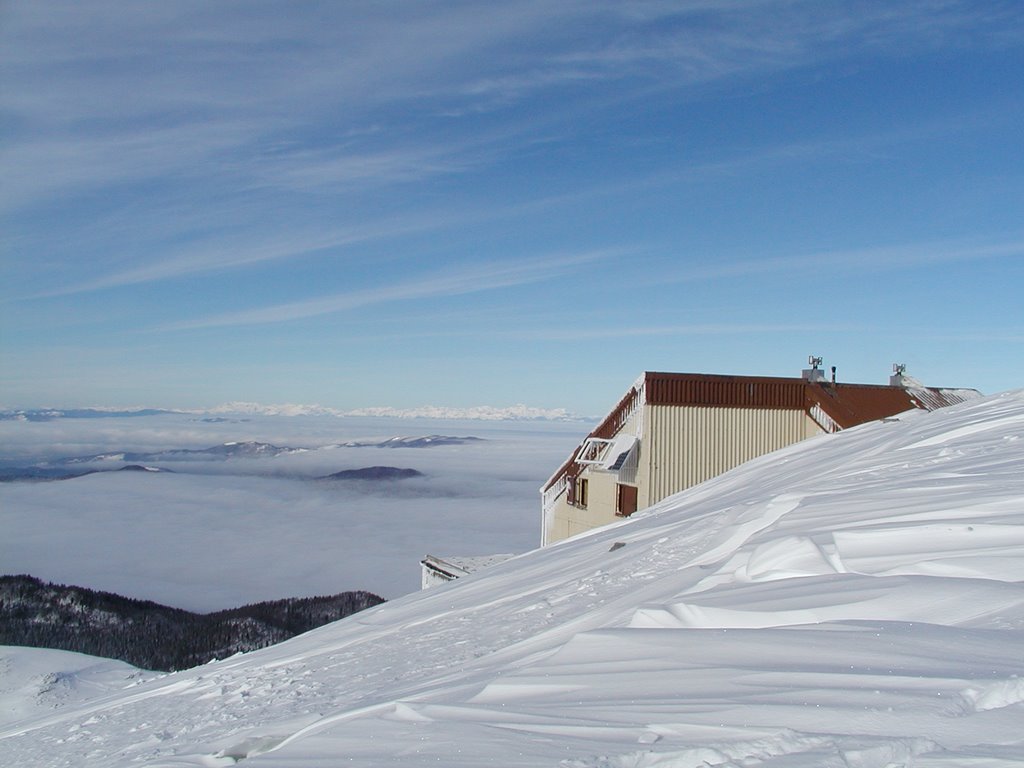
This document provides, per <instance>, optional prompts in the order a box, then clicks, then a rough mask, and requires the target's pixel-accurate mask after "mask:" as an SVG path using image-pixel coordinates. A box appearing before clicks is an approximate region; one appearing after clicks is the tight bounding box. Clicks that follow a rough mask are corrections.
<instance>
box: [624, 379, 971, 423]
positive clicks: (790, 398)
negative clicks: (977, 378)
mask: <svg viewBox="0 0 1024 768" xmlns="http://www.w3.org/2000/svg"><path fill="white" fill-rule="evenodd" d="M644 381H645V387H644V389H645V392H646V400H645V402H646V403H647V404H648V405H678V406H707V407H713V408H769V409H786V410H806V411H809V410H810V409H811V408H812V407H813V406H814V405H819V406H820V407H821V409H822V410H823V411H825V413H827V414H828V415H829V416H830V417H831V418H832V419H833V420H834V421H835V422H836V423H837V424H838V425H839V426H840V427H842V428H843V429H846V428H848V427H853V426H856V425H857V424H864V423H865V422H868V421H876V420H878V419H884V418H886V417H888V416H895V415H896V414H897V413H902V412H903V411H909V410H910V409H911V408H923V409H924V410H928V411H931V410H935V409H936V408H943V407H945V406H947V405H954V404H956V403H960V402H963V401H964V400H966V399H968V398H969V397H970V396H972V395H976V394H977V393H976V392H975V391H974V390H953V389H935V388H932V387H913V388H907V387H897V386H887V385H877V384H832V383H831V382H810V381H807V380H806V379H795V378H782V377H771V376H722V375H713V374H703V373H661V372H648V373H646V374H645V376H644Z"/></svg>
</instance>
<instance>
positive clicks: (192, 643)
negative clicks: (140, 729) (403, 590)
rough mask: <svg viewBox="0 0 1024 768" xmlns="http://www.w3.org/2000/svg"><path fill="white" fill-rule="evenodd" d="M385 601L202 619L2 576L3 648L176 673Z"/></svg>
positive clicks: (303, 601)
mask: <svg viewBox="0 0 1024 768" xmlns="http://www.w3.org/2000/svg"><path fill="white" fill-rule="evenodd" d="M382 602H384V599H383V598H381V597H379V596H377V595H375V594H373V593H371V592H363V591H352V592H341V593H338V594H336V595H330V596H322V597H304V598H288V599H285V600H273V601H268V602H262V603H254V604H252V605H246V606H243V607H241V608H233V609H229V610H225V611H217V612H215V613H207V614H198V613H192V612H190V611H185V610H182V609H180V608H171V607H169V606H165V605H160V604H159V603H154V602H151V601H148V600H134V599H131V598H127V597H122V596H121V595H116V594H113V593H111V592H100V591H96V590H93V589H87V588H85V587H75V586H65V585H61V584H50V583H46V582H43V581H42V580H40V579H37V578H35V577H32V576H27V575H17V576H0V645H24V646H31V647H36V648H54V649H57V650H63V651H76V652H78V653H87V654H90V655H93V656H104V657H107V658H112V659H120V660H122V661H127V662H128V663H129V664H133V665H135V666H136V667H140V668H142V669H152V670H157V671H164V672H166V671H171V670H176V669H187V668H189V667H195V666H198V665H200V664H205V663H206V662H208V661H211V660H212V659H221V658H226V657H227V656H232V655H234V654H236V653H239V652H244V651H252V650H256V649H257V648H265V647H266V646H268V645H273V644H275V643H280V642H282V641H284V640H287V639H288V638H290V637H294V636H295V635H298V634H301V633H303V632H308V631H309V630H311V629H315V628H316V627H319V626H322V625H324V624H328V623H330V622H332V621H337V620H338V619H341V618H344V617H345V616H349V615H351V614H353V613H356V612H358V611H361V610H363V609H365V608H370V607H372V606H374V605H378V604H379V603H382Z"/></svg>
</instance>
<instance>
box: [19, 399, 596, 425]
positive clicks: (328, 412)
mask: <svg viewBox="0 0 1024 768" xmlns="http://www.w3.org/2000/svg"><path fill="white" fill-rule="evenodd" d="M163 414H189V415H196V416H207V415H209V416H212V417H214V418H217V417H222V416H225V415H227V416H235V417H238V416H335V417H339V418H344V417H380V418H390V419H438V420H464V421H583V420H586V419H587V417H585V416H580V415H578V414H574V413H572V412H570V411H568V410H566V409H565V408H536V407H533V406H528V405H522V404H517V405H510V406H492V405H477V406H470V407H450V406H438V405H423V406H418V407H415V408H392V407H390V406H380V407H369V408H355V409H350V410H345V409H341V408H331V407H328V406H323V405H304V404H299V403H281V404H272V405H264V404H262V403H251V402H242V401H237V402H229V403H223V404H222V405H217V406H214V407H212V408H25V409H0V421H53V420H55V419H98V418H127V417H137V416H159V415H163ZM203 420H204V421H206V420H208V419H203ZM218 420H220V419H218Z"/></svg>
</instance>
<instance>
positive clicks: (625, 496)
mask: <svg viewBox="0 0 1024 768" xmlns="http://www.w3.org/2000/svg"><path fill="white" fill-rule="evenodd" d="M615 487H616V489H617V491H616V494H615V495H616V500H615V514H617V515H619V516H620V517H629V516H630V515H632V514H633V513H634V512H636V486H635V485H621V484H619V485H616V486H615Z"/></svg>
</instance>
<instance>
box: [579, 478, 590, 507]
mask: <svg viewBox="0 0 1024 768" xmlns="http://www.w3.org/2000/svg"><path fill="white" fill-rule="evenodd" d="M589 493H590V481H589V480H588V479H587V478H585V477H581V478H580V479H579V485H578V486H577V488H576V506H577V507H579V508H580V509H586V508H587V496H588V495H589Z"/></svg>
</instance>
